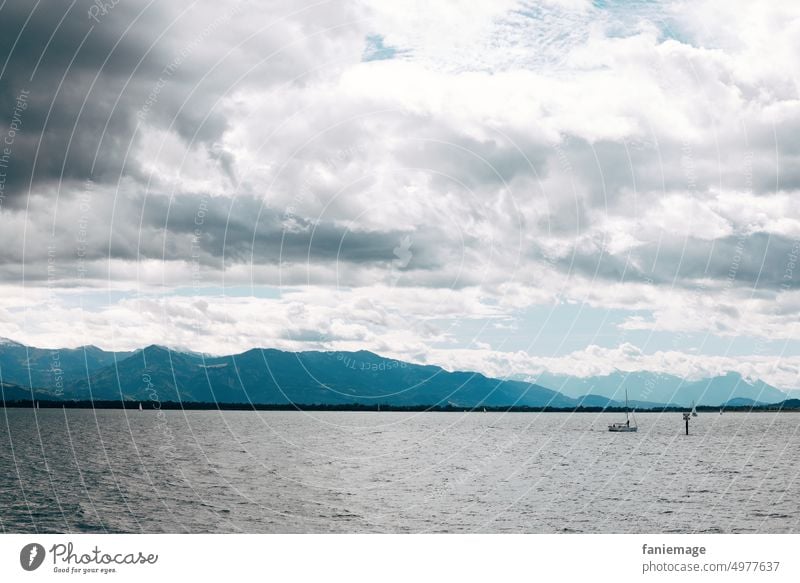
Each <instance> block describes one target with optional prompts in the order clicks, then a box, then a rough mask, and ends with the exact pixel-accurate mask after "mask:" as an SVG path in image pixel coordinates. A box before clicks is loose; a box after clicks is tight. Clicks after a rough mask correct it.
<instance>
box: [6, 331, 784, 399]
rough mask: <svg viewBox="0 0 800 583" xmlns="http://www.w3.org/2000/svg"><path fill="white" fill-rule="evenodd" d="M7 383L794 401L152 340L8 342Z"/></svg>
mask: <svg viewBox="0 0 800 583" xmlns="http://www.w3.org/2000/svg"><path fill="white" fill-rule="evenodd" d="M0 381H1V382H2V389H3V398H4V399H5V400H6V401H9V400H30V399H31V398H33V399H40V400H41V399H56V400H58V399H67V400H108V401H115V400H134V401H136V400H138V401H161V402H167V401H178V402H205V403H213V402H216V403H253V404H274V405H283V404H292V403H294V404H304V405H314V404H320V405H346V404H362V405H377V404H386V405H391V406H420V405H425V406H447V405H451V406H456V407H480V406H485V407H506V406H521V407H526V406H527V407H577V406H585V407H606V406H619V405H621V404H622V403H623V402H624V399H625V391H626V389H627V391H628V397H629V399H630V404H631V406H632V407H636V408H648V407H658V406H667V405H669V406H688V405H690V404H691V403H692V402H695V403H697V404H698V405H712V406H719V405H721V404H725V403H728V402H731V403H733V401H731V400H738V401H739V402H747V403H754V404H758V403H776V402H779V401H782V400H784V399H786V398H787V395H786V394H785V393H783V392H782V391H780V390H778V389H776V388H775V387H772V386H770V385H768V384H766V383H763V382H762V381H749V380H746V379H744V378H742V377H741V376H740V375H739V374H737V373H733V372H730V373H727V374H725V375H721V376H718V377H714V378H709V379H704V380H701V381H692V382H687V381H685V380H683V379H681V378H680V377H676V376H671V375H663V374H656V373H649V372H635V373H624V372H615V373H613V374H610V375H606V376H597V377H589V378H580V377H571V376H560V375H553V374H549V373H545V374H542V375H538V376H537V377H535V378H533V377H531V378H525V379H494V378H489V377H486V376H484V375H482V374H480V373H476V372H462V371H455V372H451V371H447V370H445V369H443V368H441V367H438V366H434V365H418V364H412V363H408V362H403V361H399V360H394V359H389V358H384V357H382V356H379V355H377V354H374V353H372V352H368V351H358V352H318V351H308V352H286V351H281V350H275V349H252V350H248V351H246V352H243V353H241V354H236V355H230V356H207V355H202V354H196V353H190V352H181V351H176V350H171V349H168V348H165V347H162V346H157V345H152V346H148V347H146V348H144V349H141V350H137V351H134V352H108V351H104V350H102V349H100V348H98V347H96V346H84V347H79V348H73V349H44V348H35V347H31V346H25V345H23V344H20V343H17V342H14V341H11V340H0Z"/></svg>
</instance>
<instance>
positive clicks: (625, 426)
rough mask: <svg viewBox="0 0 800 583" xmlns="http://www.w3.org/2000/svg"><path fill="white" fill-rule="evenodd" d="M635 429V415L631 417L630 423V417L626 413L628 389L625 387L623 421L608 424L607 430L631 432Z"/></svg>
mask: <svg viewBox="0 0 800 583" xmlns="http://www.w3.org/2000/svg"><path fill="white" fill-rule="evenodd" d="M637 429H638V427H637V426H636V417H634V418H633V425H631V418H630V415H629V413H628V389H625V423H612V424H610V425H609V426H608V430H609V431H613V432H615V433H631V432H635V431H636V430H637Z"/></svg>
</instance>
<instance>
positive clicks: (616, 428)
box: [608, 423, 639, 433]
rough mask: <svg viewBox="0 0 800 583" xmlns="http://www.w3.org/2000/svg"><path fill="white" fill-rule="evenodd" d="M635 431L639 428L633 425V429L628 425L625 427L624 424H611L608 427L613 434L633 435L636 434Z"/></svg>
mask: <svg viewBox="0 0 800 583" xmlns="http://www.w3.org/2000/svg"><path fill="white" fill-rule="evenodd" d="M637 429H639V428H638V427H636V426H635V425H634V426H633V427H630V426H628V425H625V424H624V423H612V424H611V425H609V426H608V430H609V431H613V432H615V433H634V432H636V430H637Z"/></svg>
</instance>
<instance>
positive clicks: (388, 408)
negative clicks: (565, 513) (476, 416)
mask: <svg viewBox="0 0 800 583" xmlns="http://www.w3.org/2000/svg"><path fill="white" fill-rule="evenodd" d="M37 404H38V405H39V407H40V409H125V410H138V409H139V405H141V406H142V410H143V411H157V410H169V411H181V410H183V411H216V410H219V411H352V412H359V411H363V412H375V413H378V412H401V413H402V412H408V413H413V412H431V413H470V412H471V413H482V412H484V410H485V412H486V413H625V408H624V407H527V406H504V407H484V406H483V405H479V406H475V407H460V406H456V405H446V406H440V405H386V404H380V405H377V404H376V405H362V404H358V403H347V404H338V405H324V404H303V403H285V404H280V403H264V404H261V403H204V402H178V401H55V400H37V401H31V400H13V401H2V402H0V408H4V409H34V408H36V405H37ZM689 410H690V408H689V407H655V408H650V409H636V410H634V412H636V413H685V412H687V411H689ZM719 410H720V407H711V406H703V407H697V412H698V413H714V414H717V413H719ZM723 411H724V412H725V413H749V412H765V413H780V412H800V407H784V406H782V404H774V405H757V406H750V405H740V406H730V407H724V408H723Z"/></svg>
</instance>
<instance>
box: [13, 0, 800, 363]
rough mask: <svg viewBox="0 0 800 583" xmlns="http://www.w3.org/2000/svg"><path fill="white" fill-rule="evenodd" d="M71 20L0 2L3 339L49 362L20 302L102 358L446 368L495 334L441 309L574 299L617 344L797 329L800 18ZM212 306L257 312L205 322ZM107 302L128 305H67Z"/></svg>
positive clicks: (516, 314)
mask: <svg viewBox="0 0 800 583" xmlns="http://www.w3.org/2000/svg"><path fill="white" fill-rule="evenodd" d="M90 6H91V3H89V2H88V0H86V1H83V0H82V1H79V2H77V3H75V4H74V5H71V6H65V7H61V8H58V9H45V8H44V7H43V6H42V5H38V4H35V5H30V4H29V3H25V2H21V1H20V2H6V3H5V4H4V5H3V7H2V9H0V46H2V48H3V51H2V53H0V54H5V55H7V57H8V58H7V60H6V62H5V64H4V65H3V66H2V70H0V79H2V83H0V99H2V102H3V103H5V104H6V106H5V115H3V116H0V137H3V138H5V137H7V136H9V135H10V133H9V132H13V134H14V136H13V137H14V139H13V140H12V144H10V152H9V153H8V154H7V156H6V157H7V159H6V160H5V161H4V162H3V165H4V167H3V169H2V171H3V176H2V183H1V184H2V186H3V190H2V191H0V276H1V277H2V278H3V281H4V282H5V283H6V284H7V285H9V286H10V287H9V293H10V294H12V295H11V296H9V297H8V298H6V299H5V300H4V302H5V303H4V304H2V307H0V309H4V310H5V312H3V313H2V318H3V319H2V321H1V322H2V326H3V327H0V333H2V334H5V335H9V336H19V337H22V338H23V339H24V338H29V339H31V340H35V339H38V340H39V341H40V342H39V343H40V344H41V341H42V340H47V338H48V337H49V338H50V339H51V340H52V342H54V341H55V340H56V339H59V341H66V339H67V337H66V333H65V332H64V333H63V334H62V333H61V332H58V330H59V326H58V325H56V326H54V327H53V328H51V329H50V330H51V331H50V332H46V331H45V329H44V328H43V327H42V328H41V329H39V328H37V326H36V324H35V322H36V317H37V316H35V315H32V314H28V316H26V317H30V318H31V319H30V320H20V319H19V317H18V316H17V315H16V312H15V311H14V306H13V304H14V303H15V302H17V303H16V307H17V308H18V309H23V310H26V309H29V307H30V305H31V304H30V302H31V297H33V298H37V297H38V296H36V294H35V293H34V292H31V291H30V290H44V291H43V292H42V293H44V294H45V295H46V296H47V297H52V296H55V300H54V303H52V304H50V308H49V309H51V310H54V311H52V313H51V314H50V317H51V318H52V319H53V320H54V321H61V322H65V323H66V322H69V321H70V319H71V318H75V317H78V316H79V317H80V318H82V319H83V318H86V319H87V321H88V322H91V323H92V325H91V326H90V327H89V328H88V329H90V330H92V331H93V332H92V334H96V335H98V337H102V338H104V339H106V340H105V341H107V342H112V340H109V338H112V339H113V338H117V337H116V336H114V334H111V335H109V334H110V332H109V330H112V329H113V328H114V326H115V325H116V326H120V327H123V328H125V331H126V335H127V336H126V337H127V338H129V339H130V341H131V342H134V341H136V342H139V341H141V342H142V343H149V341H148V339H150V340H152V339H153V338H164V337H166V338H172V339H173V341H174V342H175V343H176V345H182V346H192V347H194V348H196V349H205V348H203V347H202V346H199V344H202V343H201V342H200V341H198V340H197V339H193V336H192V335H193V334H197V332H196V330H201V331H202V333H203V334H206V335H210V334H225V335H227V337H229V338H230V337H233V338H237V339H238V340H236V341H234V342H233V344H234V345H236V346H237V347H244V346H245V345H246V344H252V345H264V344H266V343H268V342H269V343H271V344H274V345H277V346H286V347H294V348H302V347H317V346H323V345H326V346H334V345H335V342H341V343H342V345H346V346H350V347H354V348H355V347H359V346H362V347H371V348H373V349H380V350H384V351H389V352H395V353H402V354H404V355H406V356H409V357H413V358H416V359H419V358H421V357H422V356H421V355H424V354H426V353H429V354H431V355H432V354H436V355H438V356H437V358H439V359H440V360H441V361H442V362H445V361H446V360H447V358H449V357H447V356H446V354H447V350H445V349H446V348H448V347H449V348H453V346H454V345H459V346H463V345H466V344H468V343H469V342H471V341H473V340H474V341H475V342H479V343H485V341H484V340H480V339H477V340H476V339H472V338H470V337H468V336H465V335H464V333H463V332H458V331H457V329H456V327H454V323H455V322H456V321H457V320H458V319H459V318H463V319H466V320H470V321H472V320H476V321H478V320H487V321H488V320H491V321H492V322H493V324H497V323H499V322H505V323H508V322H512V323H513V324H510V325H513V326H518V325H519V321H521V320H524V319H525V317H526V314H527V312H528V311H529V310H530V309H532V308H534V307H536V306H554V308H553V309H554V310H556V309H558V308H557V307H558V306H559V305H574V304H586V305H588V306H592V307H593V308H596V309H601V310H608V311H609V313H612V312H613V313H614V314H617V315H620V317H618V318H610V319H609V320H614V321H616V322H618V323H617V324H603V326H613V327H615V330H622V331H650V332H653V333H662V332H663V333H671V334H681V333H690V332H691V333H701V334H702V333H706V334H710V335H713V336H715V337H747V338H791V337H792V335H793V334H794V326H795V323H796V321H797V319H798V316H800V303H798V301H797V293H798V289H800V288H799V286H798V276H797V274H796V269H797V265H796V264H797V257H798V255H799V254H800V245H799V244H798V241H799V240H800V222H798V220H797V218H796V217H797V214H798V210H800V209H798V208H797V200H798V188H800V163H798V162H800V159H799V158H800V142H798V140H797V136H798V135H800V97H799V95H798V94H799V93H800V91H799V88H798V84H797V73H798V71H797V69H798V60H797V55H798V54H800V50H798V49H800V45H798V40H797V39H798V38H800V34H798V32H800V29H798V27H800V24H798V23H800V13H798V10H797V7H793V6H791V5H784V4H781V5H777V4H775V5H768V6H764V5H761V6H758V7H754V6H748V7H745V8H742V7H739V6H736V7H734V6H731V5H730V3H724V2H718V1H716V0H708V1H704V2H691V3H689V2H670V3H666V4H653V3H634V4H633V5H630V6H626V7H625V8H624V9H620V8H618V7H616V5H613V4H612V5H611V6H598V5H595V4H594V3H590V2H582V1H566V2H562V1H550V0H548V1H541V2H518V1H514V0H510V1H508V2H494V3H490V4H486V5H481V6H476V5H475V4H474V3H470V2H466V3H465V2H460V1H442V2H422V3H417V4H416V5H415V6H414V7H413V9H409V8H408V6H403V8H402V9H400V8H398V7H397V6H395V5H394V4H392V3H388V2H374V1H371V0H369V1H366V0H365V1H363V2H347V3H337V4H335V5H328V4H321V5H319V4H312V3H308V4H297V3H294V2H291V3H289V2H286V3H284V2H280V1H277V2H268V3H262V2H259V3H256V2H247V1H241V2H240V1H235V0H231V1H229V2H223V3H215V4H214V5H213V6H211V5H209V4H204V3H191V4H190V3H170V4H163V3H157V4H150V5H147V6H133V5H129V4H126V3H120V4H118V5H115V6H114V7H113V8H112V9H110V10H108V11H107V12H106V13H104V14H102V15H100V16H98V17H97V18H94V19H93V18H90V17H89V15H88V10H89V8H90ZM710 14H713V15H714V17H713V18H709V15H710ZM765 55H769V58H765ZM22 92H25V95H26V100H27V101H26V108H25V109H24V111H20V112H17V113H18V115H16V117H15V114H14V110H13V107H14V104H15V103H17V102H18V98H19V96H20V95H21V94H22ZM403 241H406V243H405V244H404V243H402V242H403ZM404 245H405V246H404ZM397 249H400V250H401V252H400V254H399V255H398V253H397ZM408 255H410V257H409V256H408ZM406 259H407V261H406ZM23 286H24V287H23ZM231 286H250V287H251V291H252V296H251V297H250V298H249V299H236V300H234V301H232V302H231V301H228V300H227V299H226V300H225V301H224V302H222V303H220V301H219V300H218V297H217V294H218V290H219V289H224V288H225V287H231ZM260 286H270V287H274V288H277V289H278V290H280V291H281V292H287V298H288V296H292V299H291V301H290V300H289V299H287V298H282V299H280V300H275V299H271V300H266V299H263V298H258V297H257V296H258V288H259V287H260ZM210 288H213V289H214V291H207V290H208V289H210ZM97 289H108V290H113V292H114V293H115V294H120V295H118V296H114V297H115V298H116V299H115V301H114V302H112V304H109V305H104V307H103V308H102V309H99V308H96V309H95V308H91V307H90V308H87V309H86V310H84V311H81V312H79V313H77V312H73V311H71V310H76V309H79V308H78V307H76V306H75V305H74V304H71V303H70V301H69V300H67V299H66V298H68V296H69V295H70V294H71V293H73V292H74V293H85V294H89V293H90V291H89V290H97ZM185 289H190V290H191V295H192V296H194V299H193V300H191V301H190V300H188V299H186V298H185V297H183V296H181V294H183V293H184V292H183V291H181V290H185ZM14 290H18V293H17V292H15V291H14ZM19 290H22V291H19ZM70 290H72V291H70ZM81 290H83V291H81ZM298 290H305V291H298ZM386 290H390V291H388V292H387V291H386ZM37 293H38V292H37ZM14 294H16V295H14ZM31 294H33V295H31ZM136 294H144V297H143V298H138V299H134V298H136V297H138V296H136ZM304 294H305V295H304ZM415 295H416V296H420V297H422V298H436V303H435V304H434V305H436V306H437V308H438V309H439V310H440V311H441V314H440V316H441V318H439V319H440V320H444V321H445V323H444V324H442V322H436V323H434V322H433V320H434V319H435V318H432V317H431V315H430V314H428V311H427V310H426V309H425V308H424V307H423V306H422V305H420V304H423V303H424V302H418V301H409V299H408V298H409V297H412V296H415ZM384 296H386V297H384ZM329 297H336V298H337V302H338V303H339V304H340V305H341V306H347V310H346V312H347V314H348V315H347V317H346V318H343V319H336V318H333V317H332V316H331V314H330V313H329V312H327V311H326V310H330V309H332V308H331V307H330V306H328V303H327V300H326V298H329ZM401 297H402V298H405V299H404V300H403V301H402V302H399V300H398V298H401ZM440 298H448V299H447V300H446V301H442V302H441V303H439V299H440ZM195 300H196V301H197V302H200V303H197V304H195V303H192V302H193V301H195ZM38 301H44V300H42V299H41V298H39V300H38ZM248 301H249V302H250V305H249V307H248ZM136 302H139V303H136ZM142 302H144V303H142ZM203 302H205V303H203ZM370 302H372V304H370ZM397 302H399V303H397ZM223 305H224V306H225V308H224V310H223V308H222V307H221V306H223ZM370 305H380V306H383V308H382V309H381V310H378V312H377V313H373V311H372V310H371V308H370V307H369V306H370ZM451 305H452V307H456V308H457V309H454V310H453V311H452V312H451V311H449V310H448V307H451ZM200 306H202V307H203V309H200ZM289 306H291V310H290V309H289ZM300 308H303V309H304V310H305V311H303V310H300ZM81 309H82V308H81ZM215 310H223V311H222V312H219V313H218V312H215ZM255 312H259V313H264V314H270V316H274V317H271V318H267V320H269V321H266V320H265V321H263V322H262V321H261V320H259V319H258V318H254V315H253V314H254V313H255ZM134 314H140V315H146V317H140V318H139V319H138V320H132V319H131V318H132V315H134ZM219 314H223V315H224V317H222V319H221V320H219V322H226V324H225V327H221V326H222V324H219V325H217V324H213V325H212V323H214V322H217V320H215V318H216V317H217V316H218V315H219ZM220 317H221V316H220ZM129 320H130V321H131V322H134V321H137V322H138V328H136V330H135V331H134V330H133V329H132V328H133V327H134V326H133V324H131V325H130V326H129V325H128V324H126V322H128V321H129ZM25 322H28V323H27V324H26V323H25ZM409 322H411V323H415V324H420V326H418V327H415V326H411V325H410V324H409ZM256 323H258V325H257V324H256ZM501 325H507V324H501ZM206 326H211V327H209V328H207V327H206ZM37 330H38V331H37ZM64 330H66V327H65V328H64ZM104 330H105V332H104ZM193 330H195V332H193ZM257 330H262V332H261V336H259V335H258V333H257ZM170 331H172V332H170ZM320 333H324V335H326V336H325V337H326V338H327V340H322V341H320V340H318V339H316V336H319V334H320ZM565 334H568V331H567V330H565ZM48 335H49V336H48ZM334 339H338V340H334ZM91 341H92V342H94V343H95V344H101V342H100V341H99V340H91ZM52 342H49V343H52ZM114 342H117V340H114ZM326 342H327V344H325V343H326ZM490 344H491V343H490ZM337 346H338V345H337ZM210 348H214V346H211V347H210ZM216 348H219V349H222V348H224V347H223V346H218V347H216ZM216 348H214V349H216ZM497 348H498V347H497V346H494V345H492V346H490V347H489V348H487V350H488V351H490V352H492V351H493V350H494V351H496V350H497ZM453 350H455V348H453ZM451 354H454V355H455V354H456V352H452V353H451ZM581 354H582V357H583V358H587V359H588V358H590V356H591V355H589V354H588V353H586V354H584V353H581ZM534 356H535V355H531V358H533V357H534ZM564 356H565V355H563V354H562V355H558V357H559V358H561V357H564ZM605 356H607V357H608V358H609V359H612V360H616V361H620V362H623V361H625V358H627V356H625V355H623V354H621V353H609V354H607V355H605ZM575 360H577V359H573V360H572V361H569V362H571V363H572V364H571V366H573V365H574V366H576V367H577V366H578V365H577V363H574V361H575ZM554 362H555V361H554ZM641 362H643V363H645V364H647V366H655V363H654V362H653V361H652V360H642V361H641ZM726 362H727V361H726ZM751 362H760V361H759V360H758V358H756V357H753V359H751ZM672 364H674V366H676V367H679V366H681V365H680V363H678V362H677V361H674V362H673V361H670V365H672ZM728 364H731V363H728ZM534 365H535V362H534V361H528V364H527V365H526V366H527V367H528V368H530V367H531V366H534ZM482 366H483V365H482ZM486 366H488V365H486ZM553 366H556V365H555V364H553ZM487 370H489V369H488V368H487ZM737 370H738V369H737Z"/></svg>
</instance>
